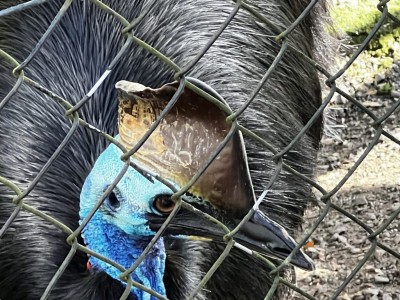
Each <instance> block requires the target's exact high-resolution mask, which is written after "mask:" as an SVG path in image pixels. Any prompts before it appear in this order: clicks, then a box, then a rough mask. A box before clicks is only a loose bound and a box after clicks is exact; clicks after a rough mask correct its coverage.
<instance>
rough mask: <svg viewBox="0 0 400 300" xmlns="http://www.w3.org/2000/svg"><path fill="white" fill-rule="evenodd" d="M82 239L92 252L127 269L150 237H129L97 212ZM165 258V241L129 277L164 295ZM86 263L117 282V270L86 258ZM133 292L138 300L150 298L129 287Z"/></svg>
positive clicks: (158, 244)
mask: <svg viewBox="0 0 400 300" xmlns="http://www.w3.org/2000/svg"><path fill="white" fill-rule="evenodd" d="M83 237H84V239H85V242H86V244H87V246H88V247H89V248H90V249H91V250H93V251H96V252H97V253H101V254H102V255H103V256H105V257H107V258H109V259H111V260H113V261H115V262H117V263H118V264H120V265H122V266H123V267H124V268H126V269H128V268H129V267H130V266H131V265H132V263H133V262H134V261H135V260H136V259H137V258H138V257H139V255H140V254H141V253H142V251H143V249H144V248H145V247H146V245H147V244H148V242H149V241H150V238H151V237H147V238H143V237H142V238H141V239H135V238H134V237H133V236H132V235H128V234H127V233H125V232H123V231H122V230H120V229H118V228H116V226H115V225H112V224H109V223H108V222H105V221H104V220H103V218H102V217H101V216H99V214H98V213H96V214H95V216H94V217H93V218H92V220H91V221H90V222H89V223H88V225H87V226H86V228H85V230H84V233H83ZM165 259H166V254H165V248H164V242H163V240H162V239H160V240H159V241H158V242H157V243H156V244H155V245H154V246H153V248H152V250H151V251H150V253H149V254H148V255H147V256H146V258H145V259H144V261H143V262H142V263H141V264H140V265H139V267H138V268H137V269H136V270H135V272H134V273H133V274H132V278H133V280H135V281H137V282H139V283H141V284H143V285H144V286H147V287H150V288H151V289H152V290H154V291H156V292H158V293H159V294H161V295H163V296H165V295H166V291H165V286H164V282H163V277H164V270H165ZM89 261H90V263H91V265H92V268H93V269H96V268H97V269H100V270H103V271H105V272H107V274H108V275H110V276H111V277H113V278H115V279H117V280H119V275H120V274H121V272H120V271H119V270H118V269H116V268H114V267H113V266H110V265H109V264H107V263H105V262H103V261H102V260H100V259H97V258H95V257H93V256H91V257H90V258H89ZM132 293H133V294H134V295H136V296H137V298H138V299H139V300H150V299H152V297H151V296H150V294H148V293H146V292H144V291H142V290H140V289H137V288H132Z"/></svg>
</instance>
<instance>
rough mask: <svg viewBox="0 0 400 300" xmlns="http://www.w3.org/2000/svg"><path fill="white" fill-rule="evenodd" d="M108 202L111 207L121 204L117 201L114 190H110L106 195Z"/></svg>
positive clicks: (114, 207)
mask: <svg viewBox="0 0 400 300" xmlns="http://www.w3.org/2000/svg"><path fill="white" fill-rule="evenodd" d="M107 199H108V204H109V205H110V207H111V208H113V209H118V208H119V207H120V206H121V202H120V201H119V199H118V197H117V195H116V194H115V193H114V192H111V193H110V195H108V198H107Z"/></svg>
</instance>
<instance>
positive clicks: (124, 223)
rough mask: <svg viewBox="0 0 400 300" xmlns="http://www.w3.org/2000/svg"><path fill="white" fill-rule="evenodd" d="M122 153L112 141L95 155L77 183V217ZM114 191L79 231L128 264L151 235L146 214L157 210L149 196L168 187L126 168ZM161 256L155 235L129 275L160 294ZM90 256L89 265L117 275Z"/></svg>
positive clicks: (103, 184)
mask: <svg viewBox="0 0 400 300" xmlns="http://www.w3.org/2000/svg"><path fill="white" fill-rule="evenodd" d="M121 155H122V152H121V150H120V149H119V148H117V147H116V146H115V145H113V144H111V145H110V146H108V148H107V149H106V150H105V151H104V152H103V153H102V154H101V155H100V157H99V158H98V159H97V161H96V163H95V165H94V167H93V169H92V171H91V172H90V174H89V175H88V177H87V178H86V181H85V183H84V185H83V188H82V192H81V196H80V212H79V215H80V219H81V221H82V220H83V219H84V218H85V217H86V216H87V215H88V213H89V212H90V210H91V209H92V208H93V206H94V205H95V203H96V202H97V201H98V200H99V199H100V197H101V195H102V194H103V192H104V191H105V190H106V189H107V187H108V186H109V185H110V184H111V183H112V182H113V181H114V179H115V177H116V176H117V175H118V173H119V172H120V171H121V169H122V168H123V166H124V163H123V162H122V161H121V160H120V157H121ZM113 192H114V194H115V195H116V196H117V199H118V201H115V199H116V198H115V197H114V198H113V197H110V196H109V197H108V198H107V199H105V201H104V202H103V205H102V206H101V207H100V209H99V210H98V211H97V212H96V214H95V215H94V216H93V218H92V219H91V220H90V222H89V223H88V224H87V226H86V227H85V229H84V230H83V233H82V235H83V238H84V240H85V243H86V245H87V246H88V248H90V249H91V250H94V251H96V252H98V253H99V254H101V255H103V256H105V257H107V258H109V259H112V260H114V261H115V262H117V263H118V264H120V265H122V266H123V267H125V268H129V267H130V266H131V265H132V263H133V262H134V261H135V260H136V259H137V258H138V257H139V255H140V254H141V253H142V251H143V249H144V248H145V247H146V245H147V244H148V242H149V241H150V239H151V238H152V237H153V236H154V234H155V232H154V231H152V230H150V228H149V226H148V225H147V220H146V218H145V215H146V214H157V212H156V211H154V209H153V208H152V202H153V200H154V197H155V196H157V195H160V194H162V195H165V194H167V195H172V191H171V189H169V188H168V187H167V186H165V185H163V184H162V183H160V182H159V181H157V180H155V179H154V183H151V182H150V181H149V180H147V179H146V178H144V177H143V176H142V175H141V174H140V173H138V172H137V171H136V170H134V169H132V168H129V169H128V171H127V172H126V173H125V175H124V176H123V177H122V179H121V181H120V182H119V183H118V184H117V186H116V187H115V188H114V191H113ZM113 199H114V201H113ZM165 259H166V254H165V248H164V243H163V240H162V239H160V240H159V241H158V242H157V243H156V244H155V245H154V247H153V248H152V250H151V251H150V253H149V255H147V256H146V258H145V260H144V261H143V262H142V263H141V264H140V265H139V267H138V268H137V269H136V270H135V272H134V273H133V274H132V277H133V279H134V280H135V281H138V282H140V283H142V284H143V285H145V286H147V287H150V288H151V289H153V290H155V291H156V292H158V293H160V294H161V295H164V296H165V295H166V292H165V286H164V283H163V277H164V269H165ZM89 261H90V263H91V265H92V268H93V269H100V270H103V271H105V272H107V273H108V274H109V275H110V276H111V277H113V278H115V279H118V277H119V275H120V274H121V272H120V271H119V270H118V269H116V268H114V267H112V266H110V265H109V264H107V263H105V262H103V261H102V260H99V259H97V258H95V257H93V256H91V257H90V258H89ZM132 293H133V294H135V295H136V296H137V298H138V299H143V300H147V299H152V297H151V296H150V294H148V293H146V292H143V291H142V290H140V289H136V288H132Z"/></svg>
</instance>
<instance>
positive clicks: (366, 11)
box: [331, 0, 400, 36]
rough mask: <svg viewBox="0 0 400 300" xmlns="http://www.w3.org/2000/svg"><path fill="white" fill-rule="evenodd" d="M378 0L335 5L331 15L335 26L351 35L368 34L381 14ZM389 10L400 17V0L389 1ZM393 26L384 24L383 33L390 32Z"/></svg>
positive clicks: (346, 2) (362, 0)
mask: <svg viewBox="0 0 400 300" xmlns="http://www.w3.org/2000/svg"><path fill="white" fill-rule="evenodd" d="M377 4H378V1H377V0H358V1H344V3H343V4H341V5H338V6H336V7H333V8H332V10H331V16H332V19H333V22H334V24H335V27H336V28H337V29H338V30H340V31H343V32H346V33H347V34H348V35H350V36H363V35H365V36H366V35H368V33H369V32H370V31H371V30H372V28H373V27H374V25H375V24H376V22H377V21H378V20H379V17H380V16H381V12H380V11H379V10H378V9H377V7H376V6H377ZM387 5H388V7H389V12H390V13H391V14H393V15H394V16H396V17H397V18H400V1H393V0H392V1H389V3H388V4H387ZM392 30H393V26H391V25H389V26H384V28H382V29H381V31H383V32H382V33H381V34H385V33H389V32H391V31H392Z"/></svg>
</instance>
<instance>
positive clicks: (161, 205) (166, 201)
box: [153, 195, 175, 214]
mask: <svg viewBox="0 0 400 300" xmlns="http://www.w3.org/2000/svg"><path fill="white" fill-rule="evenodd" d="M174 207H175V202H174V201H172V199H171V195H158V196H156V197H155V198H154V201H153V208H154V209H155V210H156V211H157V212H159V213H160V214H168V213H170V212H171V211H172V210H173V209H174Z"/></svg>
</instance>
